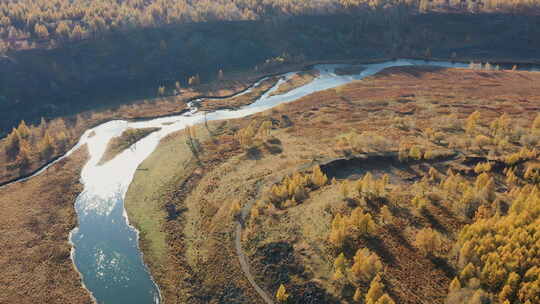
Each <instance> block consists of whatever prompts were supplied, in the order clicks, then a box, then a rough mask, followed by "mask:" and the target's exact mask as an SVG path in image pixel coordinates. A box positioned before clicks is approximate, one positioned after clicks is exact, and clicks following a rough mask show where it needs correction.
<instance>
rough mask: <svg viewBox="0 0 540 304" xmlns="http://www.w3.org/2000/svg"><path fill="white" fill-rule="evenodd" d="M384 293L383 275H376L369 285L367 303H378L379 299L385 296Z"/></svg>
mask: <svg viewBox="0 0 540 304" xmlns="http://www.w3.org/2000/svg"><path fill="white" fill-rule="evenodd" d="M383 294H384V284H383V283H382V280H381V277H380V276H379V275H376V276H375V278H373V280H372V281H371V283H370V285H369V290H368V292H367V294H366V298H365V303H366V304H376V303H377V301H378V300H379V299H380V298H381V297H382V296H383Z"/></svg>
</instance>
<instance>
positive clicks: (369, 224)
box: [328, 207, 377, 249]
mask: <svg viewBox="0 0 540 304" xmlns="http://www.w3.org/2000/svg"><path fill="white" fill-rule="evenodd" d="M376 228H377V225H376V224H375V221H374V220H373V217H372V216H371V214H370V213H368V212H365V211H364V210H363V209H362V208H361V207H357V208H355V209H354V210H353V211H352V212H351V214H350V215H349V216H347V215H342V214H340V213H338V214H336V216H334V219H333V220H332V226H331V229H330V234H329V235H328V241H329V242H330V244H332V246H333V247H334V248H337V249H340V248H342V247H343V246H344V245H345V242H346V241H347V240H348V239H349V240H351V239H356V238H359V237H367V236H369V235H371V234H373V233H374V232H375V230H376Z"/></svg>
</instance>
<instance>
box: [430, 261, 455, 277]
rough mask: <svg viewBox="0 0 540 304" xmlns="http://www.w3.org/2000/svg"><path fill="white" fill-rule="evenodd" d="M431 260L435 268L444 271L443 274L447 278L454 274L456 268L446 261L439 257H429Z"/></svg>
mask: <svg viewBox="0 0 540 304" xmlns="http://www.w3.org/2000/svg"><path fill="white" fill-rule="evenodd" d="M430 260H431V262H432V263H433V265H435V267H437V269H440V270H441V271H442V272H444V275H445V276H446V277H447V278H449V279H453V278H454V277H455V276H456V270H455V269H454V267H452V265H450V264H448V261H447V260H445V259H443V258H440V257H430Z"/></svg>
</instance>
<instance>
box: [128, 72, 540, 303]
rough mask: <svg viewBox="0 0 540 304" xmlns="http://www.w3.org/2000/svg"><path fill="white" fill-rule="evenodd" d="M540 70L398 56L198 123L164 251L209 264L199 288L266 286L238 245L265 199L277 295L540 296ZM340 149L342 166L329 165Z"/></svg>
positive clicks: (194, 285) (328, 298)
mask: <svg viewBox="0 0 540 304" xmlns="http://www.w3.org/2000/svg"><path fill="white" fill-rule="evenodd" d="M539 78H540V74H537V73H530V72H514V71H470V70H449V69H439V68H429V67H401V68H391V69H387V70H385V71H383V72H381V73H380V74H379V75H376V76H374V77H370V78H368V79H365V80H363V81H359V82H355V83H352V84H349V85H346V86H343V87H340V88H337V89H333V90H327V91H324V92H320V93H317V94H313V95H310V96H307V97H305V98H302V99H300V100H298V101H296V102H293V103H290V104H286V105H282V106H278V107H276V108H275V109H272V110H269V111H266V112H264V113H260V114H257V115H253V116H251V117H249V118H246V119H238V120H233V121H227V122H215V123H212V124H210V129H211V130H212V132H210V133H211V134H209V136H210V139H209V140H205V139H204V138H203V137H201V136H198V138H199V140H200V143H201V149H200V151H201V153H200V159H199V162H190V163H189V164H190V165H189V167H186V166H185V165H184V166H182V168H184V169H182V171H181V172H182V173H181V175H178V176H181V178H177V179H175V181H174V182H172V183H171V184H170V188H169V189H170V190H171V192H170V193H169V194H166V195H165V199H164V200H163V201H164V202H168V203H171V204H173V205H174V208H172V210H177V211H178V210H184V211H181V213H180V214H181V215H180V216H179V217H178V219H177V220H168V221H167V222H166V223H164V224H162V226H161V227H163V230H164V231H166V233H167V235H169V236H168V238H167V243H166V248H167V249H166V250H167V252H168V254H169V256H174V260H175V261H176V263H178V264H172V263H171V264H169V263H170V262H164V264H163V265H164V266H163V267H165V268H166V269H167V271H166V273H167V275H168V276H174V274H177V275H178V273H179V272H178V271H177V269H180V266H173V265H183V266H182V267H183V268H182V269H185V268H186V267H187V268H188V269H198V270H199V269H205V270H204V271H199V272H196V273H195V272H193V271H188V272H183V273H189V277H190V279H189V280H186V279H184V280H182V282H184V283H182V286H183V287H184V288H186V289H187V290H191V292H192V294H193V295H194V296H193V298H192V301H195V299H199V300H200V299H201V298H198V296H196V295H199V296H202V295H201V293H200V292H204V294H205V295H206V296H207V297H208V298H207V299H214V300H216V301H217V299H218V298H220V296H222V295H227V297H228V298H227V299H229V300H230V299H235V300H237V301H240V302H242V301H244V299H245V298H244V297H249V296H253V290H252V289H251V288H250V286H249V285H248V284H247V283H246V282H245V280H244V279H243V277H242V276H241V275H239V273H240V271H239V266H238V264H237V257H236V256H235V254H234V251H233V250H232V246H233V245H232V244H233V239H232V235H233V231H234V229H233V228H234V227H235V226H234V219H235V218H236V219H237V218H238V217H237V216H235V215H237V214H238V212H239V210H242V208H244V206H250V204H253V207H252V208H251V212H250V217H249V219H248V221H247V222H246V223H244V226H245V231H244V233H243V235H242V237H243V245H244V248H245V250H246V251H247V254H248V256H250V257H251V259H252V261H251V268H252V272H253V273H254V275H255V276H256V278H257V281H258V282H259V284H261V285H262V286H263V287H264V288H265V290H266V291H267V292H268V294H270V295H278V294H279V295H283V294H284V293H285V294H287V295H288V297H287V301H289V302H291V303H301V302H302V301H305V300H306V299H307V298H311V299H313V298H316V299H319V300H320V301H321V302H324V303H339V302H350V303H353V301H356V302H358V301H359V300H363V301H365V302H369V303H394V302H395V303H444V302H445V301H446V299H447V298H448V300H449V301H458V302H456V303H462V302H465V303H467V302H468V301H473V302H472V303H481V301H482V300H483V299H487V298H501V299H502V298H505V299H511V300H512V301H513V300H514V299H519V300H520V301H523V300H530V301H531V303H534V301H535V299H536V298H535V297H536V296H537V295H536V294H535V293H534V292H530V291H531V290H535V289H533V288H531V286H534V284H537V283H535V282H536V274H535V272H534V271H536V270H534V268H533V267H532V266H531V265H532V264H527V263H534V261H535V259H536V258H537V257H536V255H535V254H536V252H537V250H536V249H535V247H534V246H536V245H532V244H536V243H537V241H535V237H536V236H537V233H536V234H534V231H535V230H534V229H532V228H531V227H532V226H530V225H532V223H536V222H537V218H538V217H537V214H536V212H535V211H533V210H534V208H533V206H530V205H529V204H533V205H534V204H536V203H534V202H535V201H536V199H534V200H532V199H529V198H530V197H532V196H535V195H536V192H537V190H533V189H534V187H536V186H531V185H530V184H536V183H537V181H538V175H539V173H538V171H539V170H538V169H537V168H538V166H537V165H536V163H537V158H538V152H537V150H535V148H536V147H537V146H538V139H537V138H538V137H537V135H538V133H537V132H538V128H537V126H536V125H537V123H536V122H535V121H540V120H539V119H537V117H536V113H531V112H533V111H531V110H533V109H537V108H538V107H539V104H540V99H539V97H538V92H539V91H540V88H539V85H538V83H539V82H538V81H539V80H540V79H539ZM471 83H474V84H475V86H472V85H471ZM267 122H270V123H267ZM263 125H265V126H264V127H262V126H263ZM261 130H262V131H261ZM197 134H200V132H197ZM479 136H482V138H481V140H476V139H477V138H478V137H479ZM183 138H184V137H183V136H181V135H175V136H171V137H170V138H169V139H167V141H165V142H171V144H173V143H174V142H176V143H178V142H182V141H183ZM272 145H278V146H279V150H275V149H272V148H269V147H270V146H272ZM165 151H166V149H163V150H161V151H157V152H156V153H157V154H155V156H154V157H156V158H159V157H160V155H162V156H163V155H167V154H166V152H165ZM186 151H187V152H186V153H188V155H191V153H190V152H189V149H187V148H186ZM276 151H277V152H276ZM167 153H172V152H167ZM174 155H178V154H177V153H176V154H174ZM344 155H345V156H348V157H349V159H348V160H347V159H343V158H342V157H343V156H344ZM332 158H337V159H338V160H336V161H335V162H340V163H341V165H340V166H337V167H334V169H329V168H331V166H330V165H328V164H331V163H332V162H330V163H328V162H327V161H326V160H327V159H332ZM176 162H182V163H184V164H185V161H184V160H179V161H175V163H176ZM170 164H171V162H170V161H169V162H167V161H164V162H163V164H162V166H167V165H170ZM317 164H320V166H319V167H317ZM178 166H180V163H178ZM151 168H152V167H151ZM153 168H154V169H155V168H158V167H153ZM186 168H187V169H186ZM139 178H140V177H139ZM315 180H318V181H319V182H313V181H315ZM135 181H137V178H136V180H135ZM223 181H227V182H226V183H224V182H223ZM512 189H513V190H512ZM130 191H131V190H130ZM163 193H165V192H163ZM167 193H168V192H167ZM174 193H176V194H174ZM516 196H517V197H520V198H519V199H514V200H512V199H510V198H512V197H516ZM231 198H234V199H231ZM164 206H165V205H164ZM164 206H161V208H162V209H160V210H162V211H163V210H169V207H167V208H166V207H164ZM128 208H129V206H128ZM529 211H530V212H529ZM179 212H180V211H179ZM173 214H174V213H173ZM516 218H519V219H522V220H516ZM467 225H468V226H467ZM173 226H174V229H171V227H173ZM514 226H515V229H516V230H518V231H522V232H523V233H521V232H520V233H519V236H518V234H511V235H516V236H515V238H516V239H515V242H514V241H512V244H514V245H513V246H514V247H512V248H508V250H506V251H504V252H499V251H500V250H503V248H504V246H499V247H497V246H494V245H493V244H492V243H493V242H495V244H497V242H498V238H500V239H501V240H505V239H506V238H511V235H510V234H509V233H510V230H505V229H506V228H503V227H514ZM464 227H467V228H465V229H463V228H464ZM462 229H463V230H462ZM487 230H489V231H491V232H490V233H486V234H485V235H484V234H483V233H484V232H485V231H487ZM142 231H143V232H144V229H142ZM173 231H174V233H173ZM531 233H532V234H531ZM173 235H174V237H173ZM180 235H181V237H180ZM522 235H523V236H522ZM495 236H498V237H495ZM143 242H144V233H143ZM179 248H182V250H179ZM463 248H466V249H463ZM216 252H219V253H220V254H219V255H216V254H215V253H216ZM491 256H493V257H500V258H496V260H497V262H493V261H492V259H494V258H493V257H491ZM505 257H506V258H505ZM505 259H507V260H508V263H506V262H504V261H506V260H505ZM516 259H522V260H523V261H527V263H522V262H519V261H521V260H519V261H518V260H516ZM503 262H504V263H503ZM501 263H502V264H501ZM165 265H166V266H165ZM222 265H227V266H226V267H222ZM493 269H494V273H495V276H493V275H492V270H493ZM502 269H504V271H503V270H502ZM531 269H532V270H531ZM510 270H511V271H510ZM512 272H515V274H512ZM528 272H529V273H528ZM235 275H236V277H235ZM516 275H517V276H519V278H517V276H516ZM232 277H234V280H233V281H234V284H233V283H231V278H232ZM492 277H493V278H497V281H496V283H497V284H494V285H493V286H491V285H489V284H491V283H490V282H491V281H490V280H491V278H492ZM165 281H166V280H165ZM186 282H191V283H189V284H188V283H186ZM501 282H504V284H503V283H501ZM160 284H161V281H160ZM166 284H168V285H167V286H169V288H171V287H170V286H171V284H170V283H166ZM506 285H508V287H505V286H506ZM281 286H283V288H282V287H281ZM284 289H285V291H283V290H284ZM170 290H171V289H170ZM449 292H450V293H449ZM456 299H457V300H456ZM208 301H211V300H208ZM258 301H260V300H259V298H257V297H255V296H253V298H250V299H249V302H258ZM460 301H461V302H460ZM475 301H476V302H475ZM478 301H480V302H478Z"/></svg>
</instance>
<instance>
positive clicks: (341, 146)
mask: <svg viewBox="0 0 540 304" xmlns="http://www.w3.org/2000/svg"><path fill="white" fill-rule="evenodd" d="M390 147H391V143H390V142H389V141H388V140H387V139H386V138H385V137H383V136H381V135H378V134H376V133H373V132H362V133H361V134H357V133H351V134H348V135H346V136H343V137H340V138H339V139H338V141H337V143H336V150H338V151H341V153H343V154H345V155H350V154H355V153H365V152H384V151H388V150H389V148H390Z"/></svg>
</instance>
